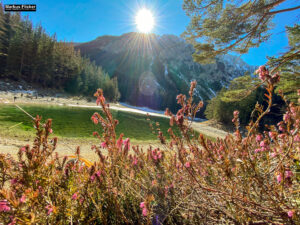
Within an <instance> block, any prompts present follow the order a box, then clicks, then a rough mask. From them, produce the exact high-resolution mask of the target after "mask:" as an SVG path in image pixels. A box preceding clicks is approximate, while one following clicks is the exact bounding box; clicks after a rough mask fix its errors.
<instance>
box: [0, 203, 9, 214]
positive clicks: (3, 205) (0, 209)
mask: <svg viewBox="0 0 300 225" xmlns="http://www.w3.org/2000/svg"><path fill="white" fill-rule="evenodd" d="M8 211H10V207H9V205H8V202H7V200H0V212H8Z"/></svg>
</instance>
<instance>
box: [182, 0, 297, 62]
mask: <svg viewBox="0 0 300 225" xmlns="http://www.w3.org/2000/svg"><path fill="white" fill-rule="evenodd" d="M285 1H287V0H268V1H265V0H241V1H223V0H184V4H183V9H184V10H185V12H186V14H187V15H188V16H189V17H190V18H191V21H190V24H189V26H188V27H187V30H186V31H185V32H184V33H183V37H185V39H186V40H188V41H189V42H190V43H192V44H193V45H194V47H195V49H196V52H195V54H194V55H193V56H194V59H195V60H196V61H198V62H201V63H210V62H214V60H215V56H217V55H219V54H227V53H228V52H230V51H233V52H237V53H240V54H243V53H247V52H248V50H249V49H250V48H252V47H258V46H259V45H260V44H261V43H263V42H265V41H267V40H268V39H269V38H270V35H271V33H270V30H271V28H272V27H273V26H272V19H273V17H274V15H276V14H279V13H284V12H289V11H292V10H297V9H299V8H300V5H299V4H298V3H297V1H294V6H292V7H290V8H284V9H282V8H280V7H281V4H282V3H283V2H285Z"/></svg>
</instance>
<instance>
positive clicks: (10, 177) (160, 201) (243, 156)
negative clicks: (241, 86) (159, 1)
mask: <svg viewBox="0 0 300 225" xmlns="http://www.w3.org/2000/svg"><path fill="white" fill-rule="evenodd" d="M258 73H260V77H261V79H262V81H263V82H264V83H265V85H266V90H267V91H268V94H267V95H266V97H267V99H268V107H267V108H266V109H263V107H262V106H260V105H256V107H255V110H254V112H253V113H254V114H256V115H257V120H256V121H252V122H251V123H250V124H249V126H248V127H247V129H248V134H247V135H246V136H245V137H243V136H242V135H241V133H240V131H239V112H238V111H235V112H234V114H233V120H232V121H233V123H234V124H235V127H236V131H235V133H234V135H230V134H229V135H228V136H227V137H226V138H225V139H224V140H221V139H217V140H216V141H215V142H212V141H210V140H209V139H206V138H205V137H204V136H203V135H202V134H200V135H199V136H198V135H197V136H196V134H195V133H194V131H193V130H192V128H191V126H190V121H189V120H187V118H188V117H194V116H195V114H196V112H197V111H198V110H199V109H200V108H201V107H202V106H203V103H202V102H200V103H199V104H194V103H193V98H192V96H193V91H194V88H195V86H196V83H195V82H192V83H191V88H190V91H189V97H188V98H187V97H186V96H185V95H178V96H177V101H178V104H180V105H181V109H180V110H179V111H178V112H177V114H176V115H173V114H172V113H171V112H170V111H169V110H166V115H168V116H170V129H169V130H168V133H169V135H170V136H171V139H170V140H167V139H166V138H165V136H164V134H163V133H162V132H161V131H158V138H159V140H160V141H161V147H159V148H153V147H151V146H149V148H148V149H147V150H145V149H143V148H140V147H139V146H131V145H130V140H129V139H128V138H124V135H123V134H121V135H120V136H119V137H117V136H116V133H115V128H116V126H117V124H118V121H117V120H115V119H114V118H113V117H112V114H111V113H110V110H109V105H108V104H107V103H105V98H104V96H103V92H102V91H101V90H98V91H97V92H96V94H95V96H96V97H97V104H99V105H101V107H102V111H103V113H104V114H103V115H105V116H101V115H100V114H98V113H95V114H94V115H93V116H92V118H91V119H92V122H93V123H95V124H98V125H100V126H101V128H102V129H101V130H102V132H101V133H99V132H94V133H93V135H94V136H95V137H97V138H98V139H99V145H97V146H92V148H91V149H92V150H93V151H95V152H96V153H97V155H98V159H97V160H95V162H93V163H92V164H91V165H89V163H88V162H87V161H84V160H82V159H81V157H80V148H79V147H78V148H77V149H76V154H75V155H76V159H75V160H71V161H70V160H69V159H68V157H67V156H64V157H60V156H59V155H58V153H57V152H55V149H56V145H57V138H53V139H50V138H49V135H50V134H51V133H52V130H51V123H52V121H51V120H47V122H46V123H45V124H44V125H43V124H41V122H40V121H41V118H40V117H38V116H37V117H36V119H35V122H34V124H35V128H36V131H37V133H36V139H35V141H34V143H33V146H32V147H30V146H29V145H27V146H24V147H22V148H20V150H19V153H18V159H16V160H14V159H12V158H10V157H8V156H7V155H3V154H2V155H0V188H1V190H0V200H1V201H0V222H2V223H4V224H29V223H32V224H73V223H74V224H125V223H126V224H151V223H152V224H222V223H224V224H225V223H226V224H232V223H235V224H246V223H249V224H271V223H272V224H283V223H284V224H297V223H300V210H299V204H300V198H299V197H300V182H299V179H300V177H299V175H298V173H299V169H300V166H299V160H300V159H299V148H300V132H299V123H300V120H299V119H300V118H299V114H300V108H299V106H296V105H294V104H290V105H288V107H287V111H286V113H285V114H284V116H283V120H282V121H281V122H280V123H279V124H278V125H277V126H270V127H268V128H267V129H268V131H265V132H263V133H258V123H259V121H260V120H261V118H262V117H263V116H264V115H265V114H266V113H268V112H269V109H270V107H271V105H272V94H273V89H274V86H275V84H276V83H277V82H278V81H279V75H276V76H275V75H274V76H272V75H269V73H268V72H266V69H265V68H260V70H259V71H258ZM175 126H177V127H178V128H179V130H180V135H176V134H175V133H174V132H173V127H175Z"/></svg>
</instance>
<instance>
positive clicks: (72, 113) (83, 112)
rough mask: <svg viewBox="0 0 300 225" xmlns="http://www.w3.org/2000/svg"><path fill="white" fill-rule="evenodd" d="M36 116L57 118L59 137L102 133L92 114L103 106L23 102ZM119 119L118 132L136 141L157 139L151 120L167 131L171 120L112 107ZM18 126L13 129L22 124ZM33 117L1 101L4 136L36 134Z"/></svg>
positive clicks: (0, 122) (55, 126) (0, 128)
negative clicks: (29, 103)
mask: <svg viewBox="0 0 300 225" xmlns="http://www.w3.org/2000/svg"><path fill="white" fill-rule="evenodd" d="M20 106H21V107H22V108H23V109H24V110H25V111H27V112H28V113H29V114H31V115H32V116H34V117H35V116H36V115H40V116H42V117H43V121H44V120H45V119H47V118H51V119H53V126H52V129H53V133H54V135H56V136H59V137H66V138H84V139H86V138H92V133H93V131H98V132H99V133H100V132H101V127H100V125H97V126H96V125H94V124H93V123H92V121H91V119H90V118H91V116H92V115H93V113H94V112H96V111H97V112H101V109H100V108H99V109H91V108H77V107H68V106H53V105H28V104H26V105H20ZM112 114H113V116H114V118H115V119H118V120H119V125H118V126H117V134H118V135H119V134H120V133H124V134H125V137H129V138H131V139H132V140H136V141H149V140H156V139H157V138H156V136H157V135H156V134H153V133H152V131H151V129H150V127H149V123H150V122H152V123H153V125H154V127H156V126H155V124H154V123H155V122H159V124H160V129H161V130H162V131H163V132H164V134H165V135H166V134H167V129H168V128H169V120H168V119H166V118H159V117H149V118H150V121H147V120H146V119H147V117H146V116H144V115H140V114H136V113H129V112H122V111H116V110H112ZM21 122H22V124H20V125H18V126H15V127H13V128H10V127H12V126H14V125H16V124H18V123H21ZM34 133H35V132H34V128H33V123H32V120H31V119H30V118H29V117H28V116H27V115H26V114H25V113H24V112H22V111H21V110H20V109H18V108H16V107H15V106H13V105H3V104H0V135H4V136H11V137H19V136H22V137H29V136H34Z"/></svg>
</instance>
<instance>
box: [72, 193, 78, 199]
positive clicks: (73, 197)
mask: <svg viewBox="0 0 300 225" xmlns="http://www.w3.org/2000/svg"><path fill="white" fill-rule="evenodd" d="M77 198H78V194H77V192H75V193H74V194H73V195H72V200H76V199H77Z"/></svg>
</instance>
